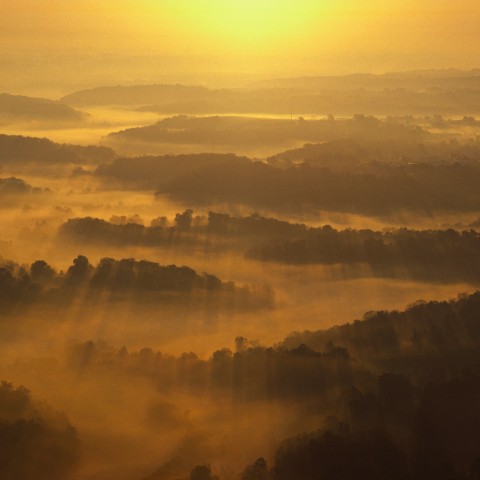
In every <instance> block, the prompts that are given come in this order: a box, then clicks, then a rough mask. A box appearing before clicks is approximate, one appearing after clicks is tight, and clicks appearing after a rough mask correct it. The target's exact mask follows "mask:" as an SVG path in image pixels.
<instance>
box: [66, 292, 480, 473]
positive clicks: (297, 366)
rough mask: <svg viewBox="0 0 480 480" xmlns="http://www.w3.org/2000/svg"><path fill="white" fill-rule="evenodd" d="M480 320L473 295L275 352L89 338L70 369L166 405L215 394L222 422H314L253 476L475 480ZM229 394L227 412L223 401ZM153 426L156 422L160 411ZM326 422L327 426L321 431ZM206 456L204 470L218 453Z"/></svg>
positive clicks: (318, 335)
mask: <svg viewBox="0 0 480 480" xmlns="http://www.w3.org/2000/svg"><path fill="white" fill-rule="evenodd" d="M479 312H480V293H479V292H476V293H474V294H472V295H464V296H462V297H459V298H458V299H456V300H453V301H450V302H429V303H419V304H417V305H415V306H412V307H410V308H408V309H407V310H406V311H404V312H377V313H374V314H369V315H367V316H366V317H365V319H364V320H360V321H356V322H355V323H353V324H346V325H341V326H338V327H335V328H333V329H330V330H327V331H324V332H313V333H310V332H305V333H304V334H298V335H292V336H291V337H289V338H288V339H287V340H286V341H285V342H283V343H282V344H279V345H277V346H274V347H263V346H259V345H258V344H255V342H249V341H248V340H247V339H245V338H242V337H238V338H237V339H236V351H235V352H232V351H231V350H229V349H222V350H217V351H215V352H214V353H213V354H212V355H211V356H210V357H209V358H208V359H202V358H200V357H197V356H196V355H195V354H192V353H190V354H183V355H181V356H178V357H173V356H171V355H166V354H162V353H161V352H156V351H154V350H152V349H148V348H146V349H142V350H139V351H132V352H129V351H128V350H127V349H126V348H121V349H119V350H116V349H115V348H112V347H109V346H108V345H106V344H104V343H99V344H95V343H93V342H86V343H83V344H78V345H76V346H72V347H71V349H70V352H69V357H68V358H69V368H70V369H72V370H73V371H76V372H77V371H79V370H80V371H81V372H82V375H87V376H89V375H94V374H95V373H96V372H102V374H110V375H114V376H115V375H118V374H120V375H122V372H128V374H129V375H131V376H140V377H142V378H147V379H149V380H150V381H152V382H153V384H154V385H155V386H156V388H157V389H158V391H159V392H161V393H162V395H164V396H166V398H176V397H175V396H176V395H177V394H178V392H183V393H185V392H189V394H190V395H193V396H194V397H195V398H212V399H213V400H214V401H215V408H216V410H215V411H216V415H218V416H219V418H223V417H222V415H224V414H225V411H228V412H230V413H231V412H232V409H233V411H234V412H235V411H238V412H240V411H242V410H240V409H241V406H242V405H249V406H250V407H251V408H259V406H260V405H261V403H260V402H266V403H267V404H270V405H272V406H273V405H275V406H276V407H279V406H280V405H283V406H284V407H285V409H286V410H285V411H287V410H288V412H289V415H293V416H294V418H295V419H296V422H298V425H300V424H301V425H311V426H312V427H311V428H310V431H308V432H306V433H303V434H300V435H298V434H297V435H294V436H291V437H290V438H288V439H287V440H285V441H282V439H281V438H278V439H277V440H276V444H277V448H276V451H275V454H274V455H273V461H272V464H271V468H268V467H267V464H266V461H265V460H261V459H260V455H262V456H263V455H265V450H260V451H258V457H259V458H258V460H257V461H255V463H254V464H252V465H250V466H248V467H247V468H246V469H245V470H244V472H243V473H242V477H241V478H243V479H244V480H251V479H252V478H253V479H255V480H262V479H263V480H268V479H270V480H296V479H302V480H303V479H304V480H313V479H317V478H324V479H327V480H338V479H341V480H351V479H352V478H355V479H356V478H360V479H365V480H367V479H368V480H370V479H372V478H375V479H381V480H391V479H398V480H425V479H427V480H438V479H441V480H447V479H455V480H467V479H468V480H474V479H476V478H477V475H478V473H479V463H478V459H479V457H478V452H479V450H478V447H479V445H480V413H479V409H478V402H479V401H480V371H479V359H480V335H479V332H480V330H479V325H480V323H479V321H478V318H479V316H478V314H479ZM304 341H305V342H307V343H308V344H309V345H311V347H309V346H307V345H305V344H304V343H301V342H304ZM102 378H103V377H102ZM170 395H172V396H171V397H169V396H170ZM225 395H227V399H229V401H227V402H226V404H227V407H225V406H223V404H222V403H221V402H219V401H218V399H219V398H225ZM232 400H233V402H232ZM225 409H226V410H225ZM236 409H238V410H236ZM159 410H160V412H161V414H162V415H163V416H162V418H165V419H166V420H165V421H167V420H169V419H170V417H171V416H173V418H176V417H175V409H172V408H170V409H166V407H165V405H163V408H162V409H160V407H159ZM272 415H274V413H273V410H272ZM149 418H151V419H152V420H151V421H152V422H153V421H154V418H155V412H154V411H151V412H150V417H149ZM179 421H180V420H179V419H178V418H177V422H179ZM319 423H322V424H323V427H321V428H319V429H316V427H314V425H315V426H317V428H318V424H319ZM217 427H218V428H219V429H220V430H221V426H220V425H214V424H211V423H210V424H209V427H208V429H209V434H211V435H215V432H217ZM312 430H313V431H312ZM297 431H298V430H297ZM249 435H250V437H249V438H254V436H255V432H254V431H251V432H249ZM238 441H239V442H241V441H242V440H241V439H239V440H238ZM265 448H267V447H265ZM207 452H208V453H206V454H205V457H204V462H205V465H208V464H209V463H210V459H211V458H214V457H215V452H212V451H207ZM183 455H185V452H183ZM208 455H209V456H210V457H209V456H208ZM189 461H190V462H191V461H192V460H190V459H189V458H181V459H179V458H177V457H174V458H172V460H171V461H170V463H168V464H165V465H164V467H163V468H162V467H161V468H160V469H158V471H157V473H155V474H152V476H151V477H149V478H150V479H151V480H154V479H155V480H156V479H159V478H165V479H168V480H173V479H175V478H187V476H185V467H186V466H187V465H188V464H189ZM255 464H256V468H254V467H253V465H255ZM167 467H168V468H167ZM192 467H193V465H192V464H191V463H190V468H192ZM195 469H197V467H195V468H194V470H195ZM162 472H163V475H162ZM192 472H193V470H192ZM207 473H208V474H209V475H207ZM205 474H206V476H205V477H202V478H212V477H211V475H210V474H211V471H210V468H209V467H208V468H207V469H206V470H205ZM254 474H255V475H254ZM256 474H258V475H259V476H256ZM192 475H193V473H192ZM252 475H253V476H252ZM190 478H193V477H192V476H190ZM219 478H222V479H223V478H228V477H225V476H224V474H222V476H220V477H219Z"/></svg>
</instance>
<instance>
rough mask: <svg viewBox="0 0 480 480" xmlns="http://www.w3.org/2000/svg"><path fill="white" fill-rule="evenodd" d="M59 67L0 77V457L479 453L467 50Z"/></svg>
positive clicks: (237, 461)
mask: <svg viewBox="0 0 480 480" xmlns="http://www.w3.org/2000/svg"><path fill="white" fill-rule="evenodd" d="M73 90H74V89H73V88H72V89H71V91H70V92H69V93H68V94H67V95H64V96H63V97H62V98H61V99H59V100H57V99H46V98H36V97H33V96H32V97H29V96H22V95H14V94H9V93H3V94H0V132H1V134H0V212H1V215H2V217H1V218H2V228H1V230H0V344H1V349H0V352H1V353H0V380H2V381H3V382H2V383H1V384H0V478H1V479H2V480H67V479H72V480H180V479H181V480H187V479H189V480H238V479H240V480H317V479H318V480H357V479H358V480H363V479H365V480H367V479H368V480H373V479H375V480H396V479H398V480H430V479H432V480H433V479H435V480H443V479H444V480H477V479H478V478H480V408H479V407H480V293H479V290H480V287H479V285H480V190H479V189H478V185H480V143H479V138H480V137H479V134H480V120H478V115H480V112H479V111H478V108H477V104H478V102H477V100H478V98H479V94H480V93H479V92H480V77H479V76H478V72H477V71H472V72H457V71H435V72H433V71H431V72H423V73H419V72H405V73H403V74H385V75H365V76H358V77H357V76H346V77H341V76H338V77H318V78H315V77H312V78H297V79H277V80H271V81H268V82H265V83H264V84H261V85H259V84H256V85H250V86H247V87H242V88H225V89H214V88H207V87H204V86H198V87H196V86H184V85H129V86H117V87H109V86H101V85H98V86H97V87H95V88H90V89H84V90H78V91H73ZM286 91H288V92H289V95H290V97H289V98H291V102H290V104H289V106H288V108H287V107H285V102H283V103H282V98H284V96H285V92H286ZM293 104H295V111H298V112H300V113H299V114H298V115H293V114H292V113H291V109H292V105H293ZM356 112H362V113H361V114H359V113H356Z"/></svg>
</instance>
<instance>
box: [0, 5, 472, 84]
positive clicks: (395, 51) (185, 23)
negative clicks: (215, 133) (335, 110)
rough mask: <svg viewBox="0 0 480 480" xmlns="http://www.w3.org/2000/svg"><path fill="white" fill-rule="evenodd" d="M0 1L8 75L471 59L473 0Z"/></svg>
mask: <svg viewBox="0 0 480 480" xmlns="http://www.w3.org/2000/svg"><path fill="white" fill-rule="evenodd" d="M0 3H1V16H0V52H1V53H0V66H1V68H2V69H3V71H4V73H7V74H8V73H9V72H7V70H8V69H9V68H10V69H11V70H14V69H16V71H17V73H18V74H19V75H20V74H21V72H24V74H25V75H35V71H36V70H35V68H37V69H38V71H39V72H40V71H41V69H42V67H43V68H44V71H48V72H50V75H53V74H54V73H56V75H57V76H59V77H62V76H63V77H65V78H67V77H68V75H67V73H68V72H66V71H65V70H66V68H65V67H67V70H70V73H71V75H75V76H76V80H77V81H78V82H79V83H81V82H82V81H83V80H82V79H84V81H85V82H93V83H94V82H95V76H94V72H93V71H92V70H95V72H96V74H97V76H98V78H97V80H99V81H103V80H104V78H103V77H104V76H107V77H108V72H110V76H113V74H114V73H115V72H116V73H117V74H119V76H120V79H121V80H123V81H125V80H127V79H128V78H131V79H132V80H134V79H136V78H138V79H141V78H145V80H149V79H151V80H154V78H153V77H155V72H157V76H158V77H161V76H164V77H165V78H167V77H169V76H170V77H171V78H172V79H178V80H181V79H182V75H185V76H186V80H187V81H188V80H189V79H188V78H187V77H188V75H190V77H192V79H193V78H194V77H195V74H197V75H198V76H199V78H200V77H202V75H203V76H205V78H207V77H206V75H207V74H208V73H210V74H211V76H212V78H213V77H214V76H215V74H219V75H223V76H224V77H225V78H228V77H229V75H230V78H231V79H233V78H234V77H235V75H239V76H242V75H243V76H244V77H245V78H247V77H248V76H251V77H252V78H255V77H262V76H263V77H268V76H297V75H306V74H308V75H312V74H338V73H353V72H371V73H381V72H385V71H398V70H409V69H418V68H449V67H455V68H463V69H471V68H475V67H478V66H480V58H479V57H480V54H479V51H478V47H477V46H478V44H479V42H480V29H478V24H479V22H480V2H478V0H456V1H455V2H453V1H451V0H435V1H433V0H424V1H413V0H395V1H389V0H383V1H379V0H369V1H366V0H343V1H342V0H335V1H333V0H332V1H330V0H230V1H228V0H95V1H92V0H81V1H80V0H0ZM86 59H88V61H87V60H86ZM147 59H148V60H147ZM86 62H87V63H88V62H90V65H91V68H85V65H86ZM82 65H83V67H82ZM100 65H103V69H102V68H96V67H98V66H100ZM52 68H56V70H52ZM82 70H83V72H82ZM159 70H161V72H159ZM119 71H120V72H119ZM11 75H12V78H13V73H11ZM82 75H83V76H82ZM40 77H41V75H40ZM105 79H106V78H105Z"/></svg>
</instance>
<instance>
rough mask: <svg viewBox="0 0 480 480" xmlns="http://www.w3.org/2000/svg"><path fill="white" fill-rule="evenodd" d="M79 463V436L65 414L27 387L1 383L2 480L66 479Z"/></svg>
mask: <svg viewBox="0 0 480 480" xmlns="http://www.w3.org/2000/svg"><path fill="white" fill-rule="evenodd" d="M79 460H80V443H79V440H78V438H77V433H76V431H75V430H74V428H73V427H72V426H71V425H70V424H69V423H68V421H67V419H66V418H65V417H64V416H63V415H62V414H59V413H58V412H55V411H54V410H53V409H51V408H49V407H48V406H47V405H45V403H37V402H34V401H33V400H32V398H31V396H30V393H29V391H28V390H27V389H25V388H24V387H18V388H14V387H13V385H11V384H10V383H6V382H2V383H1V384H0V478H2V480H19V479H22V480H66V479H67V478H71V475H72V473H73V471H74V469H75V467H76V466H77V464H78V463H79Z"/></svg>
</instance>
